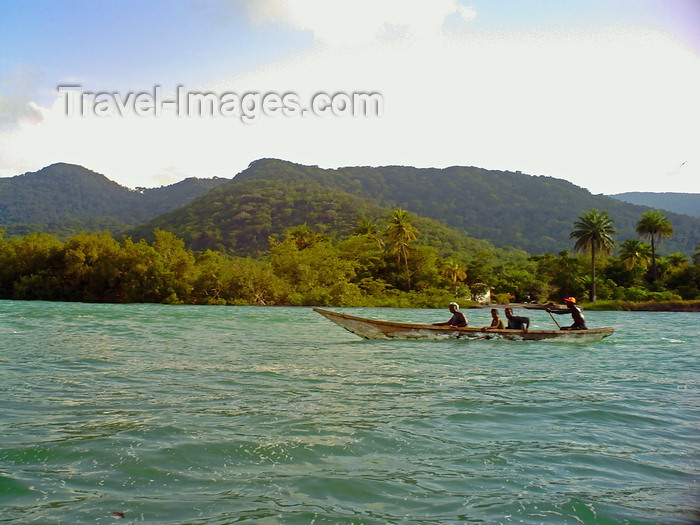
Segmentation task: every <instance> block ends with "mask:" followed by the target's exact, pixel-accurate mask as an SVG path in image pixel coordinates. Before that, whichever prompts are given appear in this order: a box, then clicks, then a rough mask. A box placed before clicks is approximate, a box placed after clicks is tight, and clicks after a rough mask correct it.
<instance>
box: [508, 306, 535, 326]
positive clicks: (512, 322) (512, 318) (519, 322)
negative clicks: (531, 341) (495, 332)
mask: <svg viewBox="0 0 700 525" xmlns="http://www.w3.org/2000/svg"><path fill="white" fill-rule="evenodd" d="M506 317H507V318H508V329H509V330H524V331H526V332H527V330H528V328H530V318H529V317H522V316H517V315H513V309H512V308H506Z"/></svg>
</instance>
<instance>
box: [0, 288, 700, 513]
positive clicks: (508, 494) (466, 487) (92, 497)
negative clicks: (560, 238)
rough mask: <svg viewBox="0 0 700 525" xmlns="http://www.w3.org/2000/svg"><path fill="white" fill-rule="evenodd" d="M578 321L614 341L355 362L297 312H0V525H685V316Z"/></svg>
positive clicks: (375, 353) (401, 352) (463, 344)
mask: <svg viewBox="0 0 700 525" xmlns="http://www.w3.org/2000/svg"><path fill="white" fill-rule="evenodd" d="M343 310H344V311H347V312H349V313H353V314H357V315H364V316H370V317H376V318H382V319H389V320H408V321H420V322H435V321H443V320H446V319H447V318H449V315H450V314H449V312H447V310H443V311H440V310H411V309H409V310H403V309H402V310H398V309H379V308H373V309H361V308H352V309H343ZM466 313H467V315H468V317H469V319H470V325H471V326H484V325H487V324H488V323H489V321H490V315H489V311H488V310H487V309H484V310H468V311H466ZM519 313H521V314H522V313H523V312H522V311H521V312H518V310H516V315H518V314H519ZM527 315H529V316H530V317H531V318H532V321H533V326H532V327H533V328H546V329H551V328H552V327H553V326H554V325H553V322H552V320H551V319H550V318H549V316H548V315H547V314H546V313H544V312H541V311H531V312H528V313H527ZM563 318H564V316H560V318H558V320H559V321H560V322H561V321H563V320H564V319H563ZM587 320H588V323H589V326H591V327H598V326H613V327H615V329H616V332H615V334H613V336H611V337H609V338H608V339H605V340H603V341H600V342H596V343H557V342H509V341H492V340H483V341H464V340H447V341H439V342H435V341H365V340H362V339H359V338H357V337H356V336H354V335H353V334H350V333H349V332H346V331H344V330H343V329H342V328H340V327H338V326H336V325H334V324H332V323H331V322H330V321H328V320H326V319H324V318H323V317H321V316H319V315H318V314H316V313H314V312H313V311H312V310H311V309H309V308H281V307H280V308H278V307H222V306H164V305H111V304H96V305H92V304H80V303H48V302H22V301H0V521H5V522H17V523H51V524H54V523H66V524H75V523H117V524H118V523H159V524H164V523H165V524H175V523H177V524H180V523H192V524H200V523H201V524H205V523H206V524H225V523H238V522H249V523H262V524H276V523H348V524H349V523H377V524H379V523H552V524H562V523H572V524H581V523H590V524H598V523H660V524H661V523H662V524H674V523H678V524H686V523H695V522H696V520H698V519H699V518H700V515H699V514H697V511H698V508H700V499H699V497H700V487H698V484H699V482H698V471H699V467H700V461H699V459H700V453H699V452H700V424H699V423H700V386H699V384H698V379H699V376H698V371H699V370H700V348H699V345H698V339H699V336H700V328H699V323H698V320H700V317H699V316H698V314H697V313H631V312H589V313H588V314H587Z"/></svg>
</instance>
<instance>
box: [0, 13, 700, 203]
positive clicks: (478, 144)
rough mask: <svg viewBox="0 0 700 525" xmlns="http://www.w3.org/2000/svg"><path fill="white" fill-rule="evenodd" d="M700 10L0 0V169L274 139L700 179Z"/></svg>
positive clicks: (485, 162) (193, 156) (338, 148)
mask: <svg viewBox="0 0 700 525" xmlns="http://www.w3.org/2000/svg"><path fill="white" fill-rule="evenodd" d="M698 27H700V1H698V0H587V1H585V2H583V1H579V0H576V1H574V0H532V1H525V0H498V1H496V0H477V1H468V0H431V1H430V2H428V1H417V0H353V1H351V2H350V1H343V0H60V1H59V0H26V1H19V0H5V1H3V2H0V176H15V175H19V174H22V173H25V172H30V171H36V170H39V169H41V168H42V167H45V166H47V165H50V164H53V163H56V162H68V163H73V164H79V165H82V166H84V167H86V168H88V169H91V170H93V171H96V172H98V173H102V174H104V175H105V176H107V177H108V178H110V179H111V180H114V181H116V182H118V183H119V184H122V185H124V186H127V187H130V188H136V187H158V186H161V185H167V184H172V183H174V182H177V181H179V180H182V179H184V178H187V177H214V176H217V177H227V178H231V177H233V176H235V175H236V174H237V173H239V172H240V171H242V170H244V169H245V168H246V167H247V166H248V165H249V164H250V163H251V162H253V161H254V160H257V159H260V158H279V159H284V160H288V161H291V162H297V163H301V164H305V165H317V166H320V167H322V168H337V167H342V166H387V165H403V166H416V167H426V168H427V167H436V168H444V167H448V166H455V165H459V166H478V167H481V168H487V169H493V170H510V171H521V172H522V173H527V174H531V175H546V176H551V177H555V178H559V179H566V180H568V181H570V182H572V183H574V184H576V185H578V186H582V187H584V188H587V189H589V190H590V191H591V192H592V193H595V194H598V193H605V194H614V193H620V192H627V191H653V192H690V193H700V95H698V94H699V93H700V31H698V29H697V28H698ZM204 96H206V100H205V99H204V98H199V99H198V98H197V97H204ZM200 100H205V103H204V104H200V102H199V101H200ZM436 183H439V181H436Z"/></svg>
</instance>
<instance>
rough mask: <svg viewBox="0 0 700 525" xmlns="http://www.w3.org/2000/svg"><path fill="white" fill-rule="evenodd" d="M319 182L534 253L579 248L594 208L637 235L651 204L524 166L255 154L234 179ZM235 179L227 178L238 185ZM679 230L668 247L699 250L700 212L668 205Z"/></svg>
mask: <svg viewBox="0 0 700 525" xmlns="http://www.w3.org/2000/svg"><path fill="white" fill-rule="evenodd" d="M253 179H254V180H270V181H276V182H277V183H278V184H280V187H282V186H283V185H284V184H286V183H288V181H292V180H294V181H299V182H308V183H311V182H314V183H317V184H321V185H323V186H326V187H329V188H339V189H342V190H344V191H346V192H348V193H350V194H352V195H356V196H358V197H361V198H362V199H365V200H366V201H367V202H372V203H374V204H376V205H379V206H382V207H387V208H395V207H399V206H400V207H402V208H404V209H406V210H409V211H411V212H413V213H416V214H418V215H422V216H425V217H430V218H432V219H435V220H438V221H440V222H442V223H443V224H446V225H448V226H451V227H452V228H455V229H456V230H458V231H461V232H466V233H467V234H468V235H469V236H472V237H476V238H480V239H487V240H490V241H492V242H493V243H495V244H496V245H497V246H514V247H516V248H520V249H523V250H526V251H528V252H530V253H535V254H536V253H545V252H552V253H558V252H559V251H561V250H564V249H567V248H569V249H570V248H572V246H573V243H572V241H571V239H570V238H569V234H570V233H571V230H572V225H573V222H574V221H575V220H576V218H577V217H578V215H579V214H580V213H581V212H582V211H586V210H588V209H590V208H597V209H600V210H606V211H607V212H608V213H609V214H610V216H611V217H612V218H613V220H614V221H615V226H616V228H617V229H618V230H619V231H620V234H619V235H618V237H617V238H618V240H620V241H622V240H625V239H628V238H636V237H637V234H636V233H635V227H636V223H637V221H638V220H639V218H640V216H641V215H642V213H644V211H646V210H647V209H648V208H646V207H644V206H640V205H634V204H630V203H626V202H622V201H620V200H618V199H613V198H611V197H606V196H604V195H592V194H591V193H590V192H589V191H588V190H586V189H584V188H580V187H578V186H576V185H574V184H572V183H570V182H567V181H565V180H561V179H555V178H552V177H545V176H531V175H525V174H522V173H520V172H515V173H514V172H506V171H493V170H486V169H481V168H475V167H460V166H454V167H450V168H445V169H419V168H413V167H404V166H387V167H379V168H369V167H348V168H340V169H320V168H318V167H315V166H301V165H298V164H294V163H291V162H286V161H280V160H275V159H262V160H259V161H256V162H253V163H252V164H251V165H250V166H249V167H248V169H246V170H244V171H243V172H241V173H240V174H238V175H237V176H236V177H235V179H234V180H233V182H232V184H242V183H243V182H245V181H247V180H253ZM233 187H234V186H226V188H233ZM667 217H668V219H669V220H670V221H671V223H672V225H673V228H674V230H675V234H674V236H673V237H672V238H670V239H665V240H664V241H663V243H662V244H661V246H660V249H661V252H662V253H672V252H676V251H682V252H684V253H686V254H692V253H693V251H694V248H695V245H696V244H697V243H698V242H699V241H700V219H697V218H693V217H689V216H686V215H679V214H675V213H668V214H667Z"/></svg>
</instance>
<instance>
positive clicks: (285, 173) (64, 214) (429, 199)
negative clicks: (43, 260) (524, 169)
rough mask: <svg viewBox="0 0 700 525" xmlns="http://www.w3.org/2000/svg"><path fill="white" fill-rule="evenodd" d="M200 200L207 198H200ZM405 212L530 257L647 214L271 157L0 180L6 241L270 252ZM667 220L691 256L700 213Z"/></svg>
mask: <svg viewBox="0 0 700 525" xmlns="http://www.w3.org/2000/svg"><path fill="white" fill-rule="evenodd" d="M214 188H216V189H214ZM208 190H212V191H209V193H207V194H206V195H205V193H206V192H207V191H208ZM196 196H201V197H200V198H199V199H196V200H193V199H194V197H196ZM183 205H184V207H183ZM397 207H401V208H403V209H405V210H408V211H410V212H411V213H413V214H415V215H417V216H418V217H419V219H417V220H419V221H424V220H425V221H427V220H428V219H432V221H433V224H436V223H440V224H441V225H443V227H444V228H443V230H442V232H440V233H437V229H435V228H433V227H432V226H427V225H425V224H421V225H420V226H421V231H422V235H423V238H422V242H423V243H425V244H431V245H436V246H438V245H439V246H438V248H439V250H440V251H441V253H446V252H447V251H448V250H450V249H453V248H452V247H453V246H454V245H455V243H460V242H462V241H459V240H455V238H461V239H464V238H466V237H467V236H468V237H469V238H470V239H477V238H478V239H483V240H486V241H488V242H489V243H492V244H495V245H496V246H499V247H502V248H509V247H515V248H517V249H520V250H525V251H527V252H528V253H531V254H541V253H546V252H551V253H558V252H559V251H561V250H564V249H567V248H570V247H571V243H570V240H569V232H570V229H571V224H572V223H573V221H574V220H575V219H576V216H577V214H578V213H579V211H581V210H586V209H590V208H596V209H600V210H606V211H607V212H608V213H609V214H610V216H611V217H613V218H614V219H615V226H616V229H617V230H618V231H619V232H620V233H619V236H618V237H617V238H616V240H618V241H621V240H623V239H628V238H633V237H635V235H636V233H635V227H636V221H637V219H638V218H639V216H640V215H641V214H642V213H643V212H644V211H646V209H647V208H645V207H642V206H638V205H633V204H629V203H625V202H622V201H620V200H617V199H613V198H611V197H605V196H601V195H591V193H590V192H588V191H587V190H585V189H583V188H579V187H577V186H575V185H573V184H571V183H569V182H566V181H564V180H559V179H554V178H551V177H537V176H530V175H525V174H522V173H517V172H516V173H512V172H503V171H493V170H484V169H480V168H473V167H451V168H447V169H416V168H411V167H402V166H388V167H381V168H368V167H353V168H341V169H336V170H326V169H320V168H318V167H315V166H301V165H299V164H294V163H291V162H284V161H280V160H273V159H264V160H259V161H256V162H253V163H252V164H251V165H250V166H249V167H248V169H246V170H244V171H243V172H241V173H239V174H238V175H236V176H235V177H234V178H233V179H232V180H231V179H213V180H198V179H188V180H186V181H182V182H181V183H178V184H174V185H172V186H168V187H166V188H156V189H140V190H138V191H137V190H129V189H128V188H124V187H122V186H119V185H118V184H115V183H113V182H111V181H109V180H108V179H106V178H105V177H104V176H102V175H99V174H97V173H94V172H91V171H89V170H86V169H85V168H81V167H79V166H72V165H68V164H55V165H53V166H49V167H47V168H44V169H43V170H41V171H39V172H37V173H29V174H25V175H21V176H18V177H12V178H9V179H2V178H0V228H3V229H4V230H5V234H6V235H7V236H8V237H9V236H21V235H26V234H28V233H31V232H44V233H53V234H56V235H57V236H59V237H60V238H62V239H66V238H67V237H69V236H70V235H72V234H74V233H76V232H78V231H86V232H100V231H104V230H110V231H112V232H113V233H115V234H116V235H121V234H123V233H125V234H127V235H130V236H132V237H133V238H135V239H137V238H142V237H145V238H147V239H149V240H151V241H152V240H153V237H152V231H153V230H154V229H155V228H156V227H157V228H160V229H163V230H167V231H171V232H174V233H175V234H176V235H177V236H179V237H181V238H182V239H184V240H185V242H186V245H187V246H188V247H189V248H192V249H194V250H205V249H212V250H218V251H224V252H227V253H232V254H236V255H239V256H244V255H246V256H248V255H250V256H256V257H257V256H259V255H261V254H263V253H265V252H266V251H267V250H268V249H269V248H270V246H269V244H268V242H267V239H268V237H269V236H270V235H278V236H280V235H283V234H284V231H285V230H286V229H287V228H289V227H294V226H298V225H301V224H308V225H309V226H310V227H312V228H314V229H316V230H318V231H319V232H323V233H327V234H328V235H330V236H331V237H333V238H336V239H337V238H339V237H340V236H343V235H348V234H349V233H350V232H351V231H352V230H353V228H354V225H355V223H356V222H357V221H358V220H359V219H360V218H362V217H379V216H386V215H387V213H389V212H390V211H391V210H393V209H395V208H397ZM161 214H165V215H162V216H161ZM154 217H158V218H157V219H154V220H152V221H151V222H148V223H147V224H145V225H143V226H141V227H138V228H136V225H138V224H143V222H144V221H146V220H150V219H153V218H154ZM668 217H669V219H670V220H671V221H672V223H673V227H674V235H673V237H672V238H670V239H667V240H666V241H665V242H664V243H663V245H662V247H661V249H662V253H666V254H667V253H673V252H682V253H684V254H685V255H686V256H691V255H692V253H693V248H694V246H695V244H696V243H697V240H698V238H700V219H698V218H693V217H689V216H685V215H677V214H673V213H669V214H668ZM127 226H128V227H127ZM447 228H449V229H450V230H451V232H450V233H449V234H448V233H447V231H448V230H447ZM429 230H434V231H435V234H436V238H430V239H429V238H427V237H428V236H430V235H431V233H430V232H429ZM446 237H451V238H452V240H450V241H448V240H447V239H446ZM469 242H472V241H471V240H470V241H469ZM435 243H437V244H435ZM472 244H473V242H472ZM447 245H450V246H447ZM456 249H457V251H459V250H460V248H456Z"/></svg>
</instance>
